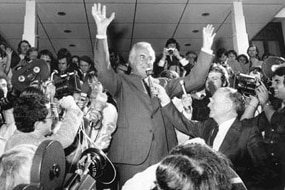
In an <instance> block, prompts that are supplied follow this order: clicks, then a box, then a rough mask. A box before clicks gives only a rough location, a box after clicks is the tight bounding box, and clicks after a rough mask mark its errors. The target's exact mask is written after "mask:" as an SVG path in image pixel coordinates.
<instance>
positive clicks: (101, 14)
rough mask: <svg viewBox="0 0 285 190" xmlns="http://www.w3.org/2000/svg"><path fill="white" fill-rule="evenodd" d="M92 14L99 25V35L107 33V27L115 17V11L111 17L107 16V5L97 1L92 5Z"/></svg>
mask: <svg viewBox="0 0 285 190" xmlns="http://www.w3.org/2000/svg"><path fill="white" fill-rule="evenodd" d="M92 16H93V18H94V20H95V23H96V25H97V33H98V34H99V35H105V34H106V31H107V27H108V26H109V25H110V23H111V22H112V20H113V19H114V18H115V13H112V14H111V16H110V17H109V18H107V17H106V6H105V5H102V6H101V4H100V3H98V4H97V3H95V4H94V5H93V7H92Z"/></svg>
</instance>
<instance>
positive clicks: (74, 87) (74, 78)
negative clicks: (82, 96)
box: [54, 71, 81, 99]
mask: <svg viewBox="0 0 285 190" xmlns="http://www.w3.org/2000/svg"><path fill="white" fill-rule="evenodd" d="M54 85H55V87H56V94H55V97H56V98H58V99H61V98H62V97H63V96H68V95H73V93H74V92H81V85H80V80H79V77H78V75H77V72H76V71H74V72H71V73H66V74H63V75H59V77H57V78H56V79H55V80H54Z"/></svg>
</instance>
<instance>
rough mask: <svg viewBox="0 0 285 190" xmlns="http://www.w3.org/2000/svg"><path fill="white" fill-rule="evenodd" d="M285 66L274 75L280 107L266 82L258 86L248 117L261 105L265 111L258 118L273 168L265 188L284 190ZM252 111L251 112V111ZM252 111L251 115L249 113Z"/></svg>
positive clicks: (274, 84) (273, 81) (269, 165)
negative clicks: (271, 99)
mask: <svg viewBox="0 0 285 190" xmlns="http://www.w3.org/2000/svg"><path fill="white" fill-rule="evenodd" d="M284 76H285V67H279V68H278V69H277V70H276V71H275V72H274V73H273V77H272V86H271V87H272V88H273V89H274V97H275V98H277V99H279V100H280V101H282V105H281V107H280V108H279V109H276V108H275V109H274V107H273V105H272V104H273V102H272V101H269V92H268V90H267V88H266V87H265V85H264V84H261V85H259V86H257V88H256V90H255V92H256V95H257V96H256V97H254V98H253V100H252V101H251V102H250V106H249V107H248V109H249V110H248V115H247V118H252V117H253V115H254V113H255V111H256V109H257V107H258V106H259V105H260V106H262V108H263V112H262V113H261V114H259V115H258V116H257V117H254V118H252V119H253V120H256V122H257V124H258V128H259V131H260V133H261V135H262V137H263V143H264V144H265V146H266V153H267V154H268V157H269V159H270V161H269V163H268V165H267V166H268V167H269V168H271V169H272V170H273V172H272V173H271V175H270V177H269V178H267V180H266V181H265V182H264V183H265V184H264V189H269V188H270V189H274V190H275V189H276V190H281V189H282V190H283V189H284V186H285V183H284V178H285V154H284V153H285V141H284V135H285V132H284V131H285V130H284V128H285V125H284V123H285V120H284V118H285V117H284V115H285V114H284V113H285V111H284V110H285V109H284V102H285V78H284ZM250 111H251V112H250ZM249 113H251V115H250V114H249Z"/></svg>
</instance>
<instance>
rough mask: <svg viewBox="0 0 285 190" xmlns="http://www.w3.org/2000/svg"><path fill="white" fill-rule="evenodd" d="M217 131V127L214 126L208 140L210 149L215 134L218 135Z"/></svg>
mask: <svg viewBox="0 0 285 190" xmlns="http://www.w3.org/2000/svg"><path fill="white" fill-rule="evenodd" d="M218 131H219V126H218V125H216V126H215V128H214V130H213V131H212V134H211V136H210V138H209V145H210V146H211V147H212V146H213V143H214V139H215V138H216V136H217V134H218Z"/></svg>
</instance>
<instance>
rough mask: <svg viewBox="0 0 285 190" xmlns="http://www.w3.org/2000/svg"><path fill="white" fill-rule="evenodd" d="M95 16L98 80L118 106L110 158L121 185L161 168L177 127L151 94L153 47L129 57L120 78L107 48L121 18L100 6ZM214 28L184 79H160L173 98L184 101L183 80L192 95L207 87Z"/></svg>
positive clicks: (143, 45)
mask: <svg viewBox="0 0 285 190" xmlns="http://www.w3.org/2000/svg"><path fill="white" fill-rule="evenodd" d="M92 15H93V17H94V20H95V23H96V26H97V35H96V43H95V48H94V49H95V53H94V55H95V58H94V60H95V66H96V69H97V71H98V79H99V81H100V82H101V83H102V84H103V86H104V88H106V89H107V90H108V92H110V94H111V95H112V96H113V97H114V99H115V100H116V102H117V105H118V123H117V124H118V128H117V131H116V132H115V133H114V136H113V141H112V143H111V146H110V149H109V154H108V156H109V157H110V159H111V160H112V162H114V163H115V165H116V166H117V168H118V171H119V176H120V178H119V179H120V185H122V184H123V183H124V182H125V181H126V180H127V179H128V178H130V177H131V176H133V175H134V174H135V173H137V172H139V171H142V170H144V169H145V168H147V167H148V166H150V165H152V164H154V163H157V162H158V161H159V160H161V158H163V157H164V156H165V155H167V154H168V152H169V150H171V148H173V147H174V146H175V145H176V144H177V139H176V134H175V131H174V128H173V126H172V125H171V123H170V122H169V121H168V119H167V118H165V117H164V116H163V115H162V113H161V110H160V105H159V100H158V99H157V98H156V97H153V96H152V94H151V93H150V92H149V88H150V87H149V86H150V85H151V83H149V80H148V79H150V77H147V72H146V71H148V70H152V69H153V62H154V60H155V52H154V50H153V48H152V47H151V44H149V43H147V42H138V43H136V44H134V45H133V47H132V49H131V51H130V54H129V64H130V67H131V73H130V74H129V75H126V74H118V73H115V72H114V70H113V69H112V67H111V64H110V60H109V57H110V56H109V52H108V44H107V28H108V26H109V25H110V23H111V22H112V20H113V19H114V18H115V14H114V13H112V14H111V16H110V17H109V18H108V17H106V7H105V6H101V4H94V6H93V7H92ZM213 31H214V28H213V26H212V25H208V26H207V27H205V28H204V29H203V47H202V51H201V52H200V55H199V57H198V60H197V64H196V65H195V67H194V68H193V74H191V75H189V76H186V77H184V78H178V79H173V80H171V81H168V80H158V79H155V80H157V81H158V82H160V83H161V84H162V85H163V86H164V88H165V90H166V92H167V94H168V95H169V96H170V97H174V96H179V95H180V96H181V95H182V93H183V92H182V88H181V85H180V84H179V81H180V80H184V82H185V88H186V90H187V91H188V92H190V91H192V90H195V89H198V88H199V87H201V86H202V85H203V84H204V81H205V79H206V76H207V72H208V69H209V67H210V63H211V60H212V58H213V55H212V50H211V46H212V43H213V39H214V36H215V34H214V33H213Z"/></svg>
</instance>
